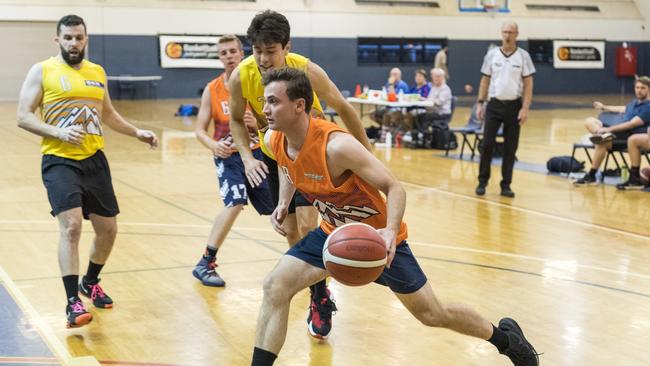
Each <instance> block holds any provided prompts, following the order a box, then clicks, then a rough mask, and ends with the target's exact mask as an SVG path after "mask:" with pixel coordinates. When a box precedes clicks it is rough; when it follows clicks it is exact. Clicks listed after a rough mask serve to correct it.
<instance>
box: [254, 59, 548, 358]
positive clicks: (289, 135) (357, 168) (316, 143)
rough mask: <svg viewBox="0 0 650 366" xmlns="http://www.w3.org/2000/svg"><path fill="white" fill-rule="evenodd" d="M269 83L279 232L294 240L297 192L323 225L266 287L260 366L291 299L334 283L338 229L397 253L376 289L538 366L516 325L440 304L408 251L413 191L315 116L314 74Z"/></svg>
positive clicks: (291, 74) (277, 338)
mask: <svg viewBox="0 0 650 366" xmlns="http://www.w3.org/2000/svg"><path fill="white" fill-rule="evenodd" d="M264 85H265V86H266V87H265V89H264V98H265V101H266V104H265V106H264V114H265V116H266V119H267V121H268V123H269V128H270V131H269V132H267V133H266V135H265V142H266V144H267V145H266V146H267V147H269V148H270V150H271V152H272V153H273V155H274V158H275V159H276V161H277V164H278V167H279V170H281V171H282V172H283V173H284V174H281V175H280V199H279V203H278V206H277V208H276V209H275V211H274V212H273V214H272V215H271V224H272V225H273V228H274V229H275V230H276V231H277V232H278V233H280V234H285V232H284V229H283V227H282V222H283V220H284V219H285V217H286V216H287V207H288V205H289V202H290V200H291V198H292V197H293V194H294V192H295V190H296V189H298V190H299V191H300V192H301V193H302V194H303V195H304V196H305V198H306V199H307V200H309V201H310V202H313V204H314V206H315V207H316V208H317V209H318V210H319V212H320V214H321V217H322V219H323V220H322V222H321V226H320V227H319V228H317V229H315V230H313V231H311V232H310V233H309V234H307V236H305V237H304V238H303V239H302V240H300V241H299V242H298V243H297V244H296V245H295V246H293V247H292V248H291V249H289V251H288V252H287V253H286V255H284V256H283V257H282V259H280V262H279V263H278V265H277V266H276V267H275V269H273V271H272V272H271V273H270V274H269V275H268V276H267V277H266V278H265V280H264V299H263V302H262V309H261V310H260V314H259V318H258V320H257V332H256V339H255V349H254V351H253V360H252V364H253V365H256V366H257V365H272V364H273V363H274V362H275V359H276V358H277V355H278V353H279V352H280V349H281V348H282V345H283V344H284V340H285V338H286V332H287V321H288V315H289V304H290V302H291V299H292V297H293V296H294V295H295V294H296V293H298V292H299V291H300V290H302V289H304V288H306V287H307V286H309V285H311V284H312V283H315V282H318V281H321V280H322V279H323V278H325V276H326V272H325V270H324V268H323V260H322V249H323V244H324V243H325V240H326V238H327V235H328V234H329V233H331V232H332V230H334V228H336V227H337V226H341V225H343V224H346V223H351V222H362V223H365V224H368V225H370V226H372V227H374V228H375V229H377V231H378V232H379V234H380V235H381V236H382V238H383V240H384V241H385V244H386V251H387V253H388V258H387V266H386V269H385V270H384V272H383V273H382V275H381V276H380V277H379V278H378V279H377V280H376V281H375V282H377V283H379V284H381V285H384V286H388V287H390V289H391V290H392V291H393V292H394V293H395V294H396V295H397V297H398V298H399V300H400V301H401V302H402V304H404V306H405V307H406V308H407V309H408V310H409V311H410V312H411V313H412V314H413V315H414V316H415V317H416V318H417V319H418V320H420V321H421V322H422V323H423V324H425V325H427V326H431V327H442V328H448V329H450V330H454V331H456V332H459V333H462V334H466V335H471V336H474V337H478V338H482V339H485V340H488V341H489V342H490V343H492V344H494V345H495V346H496V347H497V348H498V350H499V351H500V352H501V353H503V354H505V355H506V356H508V357H509V358H510V359H511V360H512V362H513V363H514V364H515V365H517V366H533V365H538V363H539V362H538V358H537V353H536V352H535V349H534V348H533V346H532V345H531V344H530V343H529V342H528V341H527V340H526V339H525V338H524V335H523V332H522V331H521V329H520V328H519V326H518V325H517V323H516V322H515V321H514V320H512V319H510V318H504V319H502V320H501V321H500V322H499V327H498V328H497V327H494V326H493V325H492V324H491V323H490V322H489V321H487V320H486V319H485V318H483V317H481V316H480V315H479V314H478V313H476V312H475V311H474V310H471V309H469V308H468V307H466V306H463V305H455V304H441V303H440V302H439V301H438V300H437V299H436V297H435V295H434V294H433V290H432V289H431V286H430V285H428V284H427V278H426V276H425V275H424V273H423V272H422V270H421V269H420V266H419V265H418V263H417V260H416V259H415V257H414V256H413V253H412V252H411V250H410V248H409V246H408V244H407V243H406V237H407V229H406V224H405V223H404V222H403V221H402V217H403V215H404V208H405V205H406V193H405V192H404V189H403V188H402V186H401V185H400V183H399V182H398V181H397V179H396V178H395V177H393V176H392V174H391V173H390V172H389V171H388V170H387V169H386V168H385V167H384V165H383V164H382V163H381V162H379V160H377V159H376V158H375V157H374V156H373V155H372V154H371V153H370V152H369V151H368V150H366V149H365V148H364V147H363V145H361V143H359V142H358V141H357V140H355V139H354V138H353V137H352V136H351V135H349V134H348V133H346V132H345V131H344V130H342V129H341V128H339V127H337V126H335V125H333V124H331V123H329V122H327V121H324V120H321V119H317V118H310V115H309V111H310V108H311V104H312V100H313V99H312V98H313V92H312V89H311V84H310V82H309V79H308V78H307V76H306V75H305V74H304V73H303V72H302V71H300V70H296V69H280V70H273V71H270V72H269V73H267V74H266V75H265V76H264ZM379 191H381V192H383V193H384V194H385V195H386V199H384V198H383V197H382V196H381V194H380V193H379ZM296 274H300V276H297V275H296Z"/></svg>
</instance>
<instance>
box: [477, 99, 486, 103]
mask: <svg viewBox="0 0 650 366" xmlns="http://www.w3.org/2000/svg"><path fill="white" fill-rule="evenodd" d="M476 103H485V101H484V100H483V99H479V100H477V101H476Z"/></svg>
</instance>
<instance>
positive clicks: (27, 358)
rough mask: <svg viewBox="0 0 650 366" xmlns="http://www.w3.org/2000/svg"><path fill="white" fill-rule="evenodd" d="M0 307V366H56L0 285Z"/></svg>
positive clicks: (52, 357) (30, 325)
mask: <svg viewBox="0 0 650 366" xmlns="http://www.w3.org/2000/svg"><path fill="white" fill-rule="evenodd" d="M0 304H2V306H0V365H3V366H4V365H32V364H39V365H43V364H46V365H59V363H58V362H57V361H56V358H55V357H54V354H53V353H52V351H51V350H50V349H49V347H48V346H47V344H46V343H45V341H43V339H42V338H41V336H40V334H39V332H38V330H37V329H36V328H35V327H34V326H33V325H32V324H30V323H29V321H28V318H27V317H26V316H25V313H23V311H22V310H21V309H20V308H19V307H18V304H16V302H15V301H14V299H13V297H12V296H11V294H9V291H8V290H7V289H6V288H5V285H4V284H0ZM43 362H47V363H43Z"/></svg>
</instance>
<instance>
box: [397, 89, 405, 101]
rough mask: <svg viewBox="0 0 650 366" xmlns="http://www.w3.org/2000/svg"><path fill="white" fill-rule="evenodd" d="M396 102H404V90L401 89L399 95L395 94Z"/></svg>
mask: <svg viewBox="0 0 650 366" xmlns="http://www.w3.org/2000/svg"><path fill="white" fill-rule="evenodd" d="M397 100H398V101H400V102H403V101H404V90H403V89H400V90H399V93H398V94H397Z"/></svg>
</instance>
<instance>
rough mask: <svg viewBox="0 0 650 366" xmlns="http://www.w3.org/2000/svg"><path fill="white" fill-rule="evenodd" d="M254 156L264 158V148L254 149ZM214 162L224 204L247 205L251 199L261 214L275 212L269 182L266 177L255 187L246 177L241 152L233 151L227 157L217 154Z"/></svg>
mask: <svg viewBox="0 0 650 366" xmlns="http://www.w3.org/2000/svg"><path fill="white" fill-rule="evenodd" d="M253 156H254V157H255V158H256V159H258V160H262V150H261V149H259V148H258V149H255V150H253ZM214 164H215V165H216V167H217V177H218V178H219V191H220V193H221V199H222V200H223V204H224V206H226V207H233V206H236V205H247V204H248V201H250V202H251V204H252V205H253V207H255V210H256V211H257V212H258V213H259V214H260V215H270V214H271V213H273V209H274V208H275V206H274V205H273V199H272V196H271V190H270V189H269V184H268V182H267V181H266V179H265V180H263V181H262V184H260V185H259V186H258V187H255V188H253V187H252V186H251V185H250V184H249V183H248V179H246V171H245V169H244V162H243V161H242V160H241V157H240V156H239V153H237V152H233V153H232V155H230V156H229V157H227V158H226V159H221V158H219V157H216V156H215V158H214Z"/></svg>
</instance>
